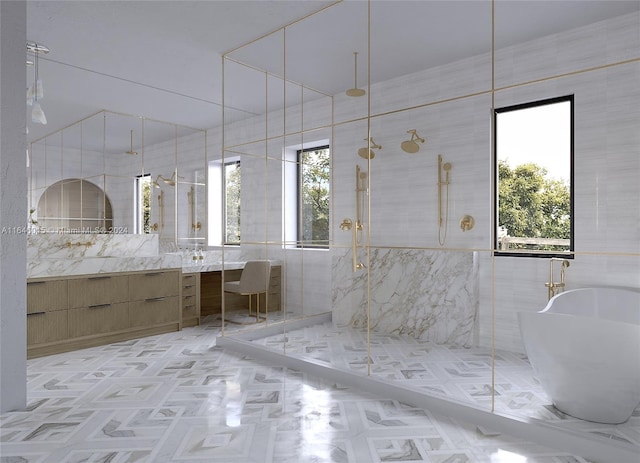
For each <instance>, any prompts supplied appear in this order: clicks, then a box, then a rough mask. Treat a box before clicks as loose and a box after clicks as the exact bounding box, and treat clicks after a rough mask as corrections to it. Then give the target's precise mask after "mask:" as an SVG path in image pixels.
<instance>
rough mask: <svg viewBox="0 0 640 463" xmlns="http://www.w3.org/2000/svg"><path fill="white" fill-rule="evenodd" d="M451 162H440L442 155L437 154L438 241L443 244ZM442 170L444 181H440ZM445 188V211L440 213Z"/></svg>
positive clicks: (445, 237) (447, 212) (447, 218)
mask: <svg viewBox="0 0 640 463" xmlns="http://www.w3.org/2000/svg"><path fill="white" fill-rule="evenodd" d="M451 167H452V166H451V163H450V162H442V155H441V154H438V243H439V244H440V246H444V242H445V240H446V239H447V223H448V221H449V175H450V172H451ZM443 172H444V182H443V181H442V173H443ZM443 187H444V189H445V194H444V202H445V213H444V217H443V214H442V188H443Z"/></svg>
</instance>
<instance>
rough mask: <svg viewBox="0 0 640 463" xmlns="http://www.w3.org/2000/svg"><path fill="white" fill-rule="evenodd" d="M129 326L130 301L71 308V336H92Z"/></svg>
mask: <svg viewBox="0 0 640 463" xmlns="http://www.w3.org/2000/svg"><path fill="white" fill-rule="evenodd" d="M127 328H129V303H128V302H121V303H118V304H96V305H93V306H90V307H83V308H81V309H71V310H69V337H71V338H76V337H80V336H90V335H92V334H102V333H109V332H112V331H120V330H125V329H127Z"/></svg>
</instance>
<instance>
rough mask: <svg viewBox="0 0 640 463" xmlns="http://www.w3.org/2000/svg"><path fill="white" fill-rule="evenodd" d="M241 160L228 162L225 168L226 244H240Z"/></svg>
mask: <svg viewBox="0 0 640 463" xmlns="http://www.w3.org/2000/svg"><path fill="white" fill-rule="evenodd" d="M241 178H242V177H241V171H240V161H234V162H227V163H225V164H224V169H223V182H224V206H225V207H224V216H225V219H224V223H225V237H224V242H225V244H240V186H241Z"/></svg>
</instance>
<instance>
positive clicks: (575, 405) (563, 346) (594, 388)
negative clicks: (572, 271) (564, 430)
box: [518, 288, 640, 423]
mask: <svg viewBox="0 0 640 463" xmlns="http://www.w3.org/2000/svg"><path fill="white" fill-rule="evenodd" d="M518 321H519V323H520V332H521V333H522V339H523V342H524V346H525V349H526V352H527V356H528V357H529V361H530V362H531V366H532V367H533V371H534V373H535V375H536V376H537V378H538V379H539V380H540V383H541V384H542V387H543V388H544V390H545V392H546V393H547V394H548V395H549V396H550V398H551V399H552V401H553V404H554V405H555V406H556V408H558V409H559V410H560V411H562V412H563V413H566V414H567V415H571V416H573V417H576V418H580V419H583V420H588V421H596V422H598V423H623V422H625V421H627V420H628V419H629V417H630V416H631V414H632V413H633V410H634V409H635V408H636V407H637V406H638V404H640V292H637V291H633V290H627V289H618V288H585V289H574V290H570V291H565V292H563V293H560V294H558V295H556V296H554V297H552V298H551V299H550V300H549V303H548V304H547V306H546V307H545V308H544V309H543V310H541V311H540V312H519V313H518Z"/></svg>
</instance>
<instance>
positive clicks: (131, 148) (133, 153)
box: [125, 130, 138, 156]
mask: <svg viewBox="0 0 640 463" xmlns="http://www.w3.org/2000/svg"><path fill="white" fill-rule="evenodd" d="M129 146H130V148H129V151H125V153H126V154H130V155H132V156H135V155H137V154H138V152H137V151H133V130H132V131H131V144H130V145H129Z"/></svg>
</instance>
